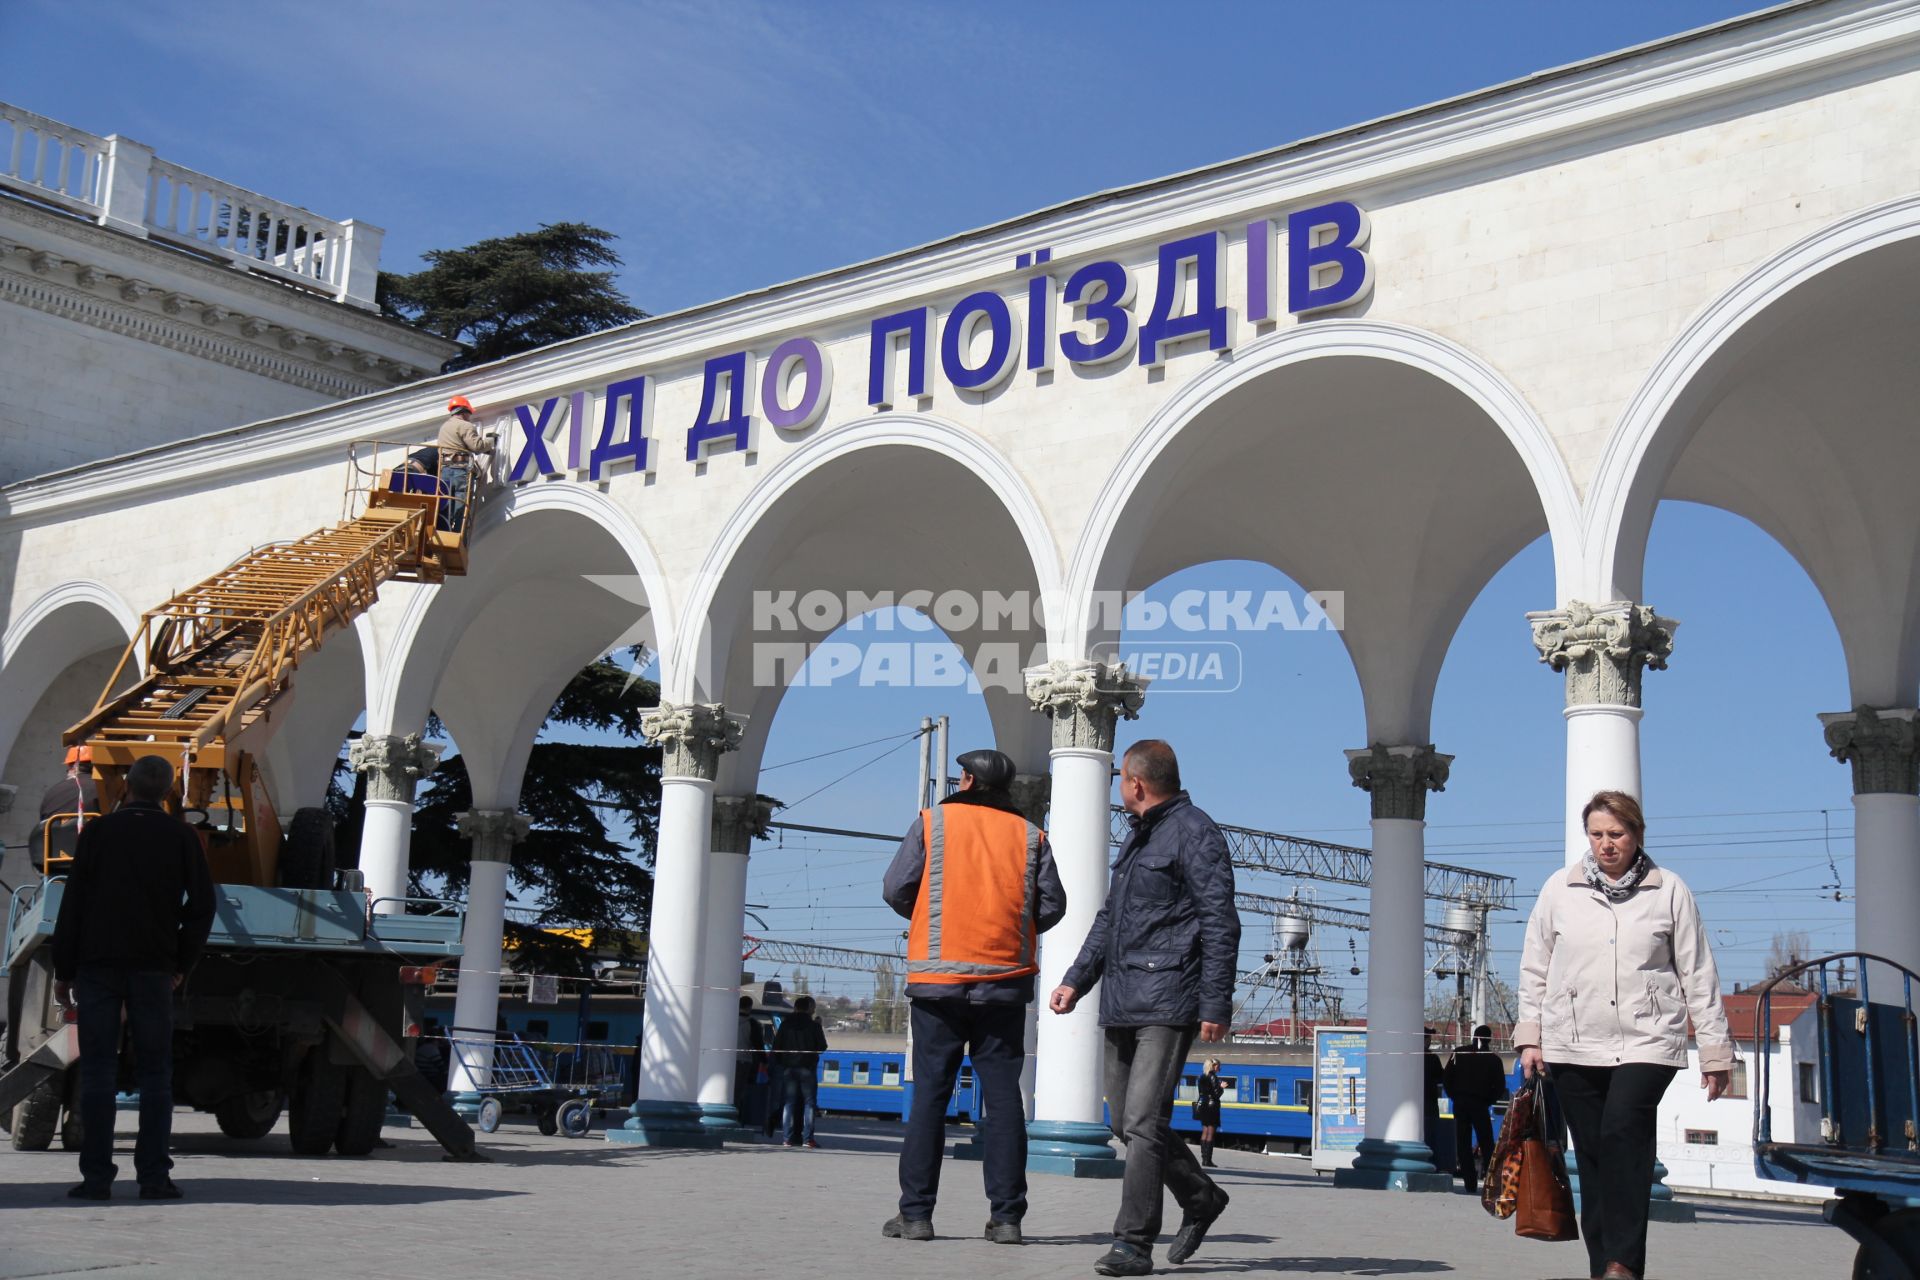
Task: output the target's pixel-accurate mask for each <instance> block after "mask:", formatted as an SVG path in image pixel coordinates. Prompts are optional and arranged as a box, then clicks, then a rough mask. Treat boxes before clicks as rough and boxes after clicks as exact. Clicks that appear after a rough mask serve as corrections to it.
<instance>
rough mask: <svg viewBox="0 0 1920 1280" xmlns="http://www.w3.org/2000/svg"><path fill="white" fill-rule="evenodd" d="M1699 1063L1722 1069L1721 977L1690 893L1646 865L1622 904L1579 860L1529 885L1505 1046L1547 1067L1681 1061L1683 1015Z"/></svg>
mask: <svg viewBox="0 0 1920 1280" xmlns="http://www.w3.org/2000/svg"><path fill="white" fill-rule="evenodd" d="M1689 1015H1691V1016H1692V1019H1693V1028H1694V1037H1695V1038H1696V1039H1697V1040H1698V1041H1699V1044H1700V1069H1701V1070H1702V1071H1726V1070H1730V1069H1731V1068H1732V1066H1733V1043H1732V1040H1731V1037H1730V1036H1729V1034H1728V1032H1727V1012H1726V1009H1725V1008H1724V1007H1723V1006H1722V1005H1721V1003H1720V974H1719V971H1718V970H1717V969H1715V968H1714V964H1713V950H1712V948H1711V947H1710V946H1709V945H1708V943H1707V936H1706V931H1705V930H1704V929H1703V928H1702V927H1701V924H1700V908H1699V907H1698V906H1696V905H1695V904H1694V901H1693V893H1692V891H1691V890H1689V889H1688V888H1687V886H1686V884H1685V883H1684V882H1682V881H1681V879H1680V877H1679V876H1677V875H1674V874H1673V873H1672V872H1671V871H1665V870H1662V869H1661V868H1659V867H1654V868H1652V869H1650V870H1649V871H1648V872H1647V875H1646V878H1645V879H1643V880H1642V881H1641V882H1640V883H1639V884H1638V885H1636V886H1635V887H1634V890H1633V892H1632V893H1631V894H1630V895H1628V897H1627V899H1626V901H1624V902H1611V901H1609V900H1608V898H1607V896H1606V895H1605V894H1604V893H1601V892H1600V891H1599V890H1597V889H1595V888H1593V887H1592V886H1591V885H1589V884H1588V883H1587V881H1586V877H1585V875H1584V874H1582V872H1581V869H1580V866H1579V864H1578V863H1576V864H1575V865H1573V866H1572V867H1569V868H1567V869H1566V870H1564V871H1556V872H1555V873H1554V874H1553V875H1552V877H1550V878H1549V879H1548V880H1547V883H1546V884H1545V885H1543V886H1542V887H1541V889H1540V898H1539V900H1538V901H1537V902H1535V903H1534V905H1533V916H1532V918H1531V919H1529V920H1528V921H1527V943H1526V948H1525V950H1524V951H1523V953H1522V954H1521V957H1520V1020H1519V1022H1518V1023H1516V1024H1515V1025H1514V1028H1513V1042H1514V1044H1515V1045H1516V1046H1518V1047H1521V1048H1525V1047H1528V1046H1536V1047H1538V1048H1539V1050H1540V1052H1541V1053H1542V1054H1543V1055H1545V1057H1546V1059H1547V1061H1548V1062H1550V1063H1552V1062H1565V1063H1572V1064H1574V1065H1576V1066H1590V1067H1612V1066H1618V1065H1619V1064H1621V1063H1625V1062H1652V1063H1663V1064H1665V1065H1667V1066H1672V1067H1685V1066H1686V1065H1687V1019H1688V1016H1689Z"/></svg>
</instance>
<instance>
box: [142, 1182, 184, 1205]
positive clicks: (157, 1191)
mask: <svg viewBox="0 0 1920 1280" xmlns="http://www.w3.org/2000/svg"><path fill="white" fill-rule="evenodd" d="M140 1198H141V1199H142V1200H184V1199H185V1198H186V1192H184V1191H182V1190H180V1188H179V1187H176V1186H174V1185H173V1179H172V1178H162V1179H160V1181H158V1182H146V1183H142V1184H141V1186H140Z"/></svg>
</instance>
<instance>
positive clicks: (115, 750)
mask: <svg viewBox="0 0 1920 1280" xmlns="http://www.w3.org/2000/svg"><path fill="white" fill-rule="evenodd" d="M363 447H365V442H363V443H362V444H357V445H356V446H355V448H356V456H355V461H354V462H352V463H350V474H351V479H350V481H349V486H348V494H347V501H348V511H347V518H346V519H343V520H341V521H339V522H338V523H336V524H334V525H332V526H331V527H329V528H324V529H318V530H315V531H314V532H313V533H310V534H308V535H307V536H306V537H304V538H299V539H297V540H295V541H292V542H279V543H272V544H269V545H267V546H265V547H261V548H259V549H257V550H254V551H252V552H249V553H248V554H247V555H244V556H242V557H240V558H239V559H238V560H236V561H234V562H233V563H232V564H230V565H228V566H227V567H226V568H225V569H222V570H221V571H220V572H218V573H216V574H214V575H213V576H212V577H210V578H208V579H207V580H206V581H204V582H201V583H199V584H197V585H196V586H194V587H191V588H189V589H188V590H186V591H183V592H181V593H180V594H178V595H176V596H174V597H173V599H171V600H169V601H167V602H166V603H165V604H163V605H161V606H160V607H158V608H156V609H152V610H149V611H148V612H147V613H146V614H144V615H143V616H142V617H141V619H140V626H139V629H138V630H137V631H136V632H135V633H134V636H133V639H132V641H131V642H130V643H129V644H128V646H127V649H126V652H125V653H123V654H122V655H121V657H120V662H119V665H118V666H116V667H115V668H114V672H113V675H112V677H111V678H110V679H109V680H108V681H107V685H106V688H105V690H104V691H103V692H102V693H101V695H100V698H99V700H98V701H97V702H96V703H95V704H94V709H93V710H92V712H90V713H89V714H88V716H87V718H86V719H84V720H82V721H81V722H80V723H78V724H76V725H74V726H73V727H72V728H71V729H69V730H67V732H66V734H65V741H66V744H67V745H68V746H76V745H79V744H81V743H85V744H86V745H87V746H88V747H90V748H91V749H92V753H93V768H94V774H95V777H96V779H97V780H98V783H99V788H100V802H101V805H102V808H103V810H110V809H112V808H113V807H114V806H115V805H116V804H118V803H119V801H120V799H121V795H122V792H123V791H124V783H125V775H126V770H127V768H128V767H129V766H130V765H132V764H133V762H134V761H135V760H137V759H139V758H140V757H141V756H147V755H157V756H162V757H164V758H166V759H167V760H168V761H170V762H171V763H172V764H173V766H174V769H175V771H176V775H177V777H178V779H179V787H180V791H179V802H180V805H181V807H182V808H184V809H187V810H192V811H197V812H198V813H199V815H200V822H201V826H202V828H203V830H206V831H208V833H209V838H208V848H207V856H208V860H209V862H210V864H211V865H212V870H213V873H214V878H215V880H217V881H220V882H222V883H240V884H254V885H271V884H273V883H275V879H274V877H275V872H276V868H277V864H278V857H279V843H280V822H279V818H278V816H277V815H276V814H275V813H274V811H273V807H272V804H271V802H270V801H269V800H268V798H267V794H266V789H265V788H264V787H263V786H261V785H259V778H258V766H257V763H256V762H257V759H258V757H259V755H260V753H261V752H262V751H263V750H264V749H265V747H266V743H267V740H268V738H270V737H271V736H272V733H273V731H274V730H275V729H276V728H278V725H277V724H276V723H275V712H276V711H277V710H283V709H284V708H285V707H286V705H287V704H288V703H289V702H290V701H291V694H292V688H293V677H294V672H295V670H296V669H297V668H298V667H299V665H300V663H301V661H302V660H303V659H305V658H306V657H308V656H309V655H310V654H312V653H314V652H315V651H317V650H318V649H319V648H320V647H321V646H322V645H323V644H324V643H325V642H326V641H327V639H328V637H330V636H332V635H333V634H334V633H335V632H338V631H340V630H343V629H344V628H346V627H349V626H351V625H353V621H354V619H355V618H357V617H359V616H360V614H362V613H364V612H365V611H366V610H367V609H368V608H369V607H371V606H372V604H373V602H374V600H375V598H376V597H377V596H378V594H379V591H380V587H381V586H382V585H383V584H385V583H387V582H392V581H396V580H408V581H416V582H439V581H442V580H444V579H445V578H446V577H447V576H448V575H450V574H453V575H457V574H463V573H465V572H466V563H467V562H466V537H467V534H466V529H465V528H463V529H460V530H452V531H449V530H445V529H440V528H437V527H436V526H437V525H438V524H439V523H440V522H441V521H440V508H441V506H442V505H443V502H444V501H445V497H446V495H445V494H444V493H443V492H442V491H441V489H440V488H439V486H438V485H437V484H436V483H435V481H434V478H433V477H432V476H431V475H423V474H419V473H417V472H409V471H408V470H407V469H406V468H405V467H404V466H402V467H396V468H394V469H392V470H382V469H381V468H380V467H379V466H378V457H379V453H378V450H379V444H378V442H374V444H373V452H372V454H371V455H370V457H371V459H372V462H371V465H369V463H368V462H367V460H366V459H363V458H362V457H361V455H360V453H359V450H360V449H362V448H363ZM366 476H371V477H373V483H371V484H363V480H362V477H366ZM421 481H424V482H425V483H424V484H422V483H420V482H421ZM463 523H464V524H465V525H466V526H467V527H471V525H472V515H471V512H469V513H468V515H467V518H466V519H465V521H464V522H463ZM129 680H131V681H132V683H131V684H126V683H125V682H126V681H129Z"/></svg>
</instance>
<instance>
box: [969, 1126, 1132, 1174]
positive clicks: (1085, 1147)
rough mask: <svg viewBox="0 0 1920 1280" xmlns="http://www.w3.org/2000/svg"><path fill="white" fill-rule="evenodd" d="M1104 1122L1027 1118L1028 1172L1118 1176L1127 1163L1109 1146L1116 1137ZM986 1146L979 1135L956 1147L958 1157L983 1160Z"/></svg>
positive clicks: (1124, 1171)
mask: <svg viewBox="0 0 1920 1280" xmlns="http://www.w3.org/2000/svg"><path fill="white" fill-rule="evenodd" d="M1112 1136H1113V1135H1112V1133H1110V1132H1109V1131H1108V1129H1107V1127H1106V1126H1105V1125H1103V1124H1088V1123H1086V1122H1084V1121H1077V1120H1029V1121H1027V1172H1028V1173H1052V1174H1058V1175H1059V1176H1061V1177H1063V1178H1118V1177H1121V1176H1122V1175H1124V1174H1125V1173H1126V1171H1127V1162H1126V1161H1125V1160H1123V1159H1121V1158H1120V1157H1119V1156H1118V1155H1117V1154H1115V1152H1114V1150H1113V1148H1112V1147H1110V1146H1108V1145H1107V1139H1108V1138H1110V1137H1112ZM984 1157H985V1148H984V1147H983V1146H982V1145H981V1142H980V1137H979V1135H978V1134H976V1135H975V1136H974V1139H973V1141H972V1142H966V1143H959V1144H956V1145H955V1146H954V1149H953V1158H954V1159H956V1160H980V1159H983V1158H984Z"/></svg>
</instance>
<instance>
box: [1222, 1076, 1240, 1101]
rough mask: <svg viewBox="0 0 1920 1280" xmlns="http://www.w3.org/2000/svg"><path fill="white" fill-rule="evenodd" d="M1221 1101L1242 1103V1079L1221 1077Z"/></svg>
mask: <svg viewBox="0 0 1920 1280" xmlns="http://www.w3.org/2000/svg"><path fill="white" fill-rule="evenodd" d="M1220 1101H1222V1102H1238V1101H1240V1077H1239V1076H1221V1077H1220Z"/></svg>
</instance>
